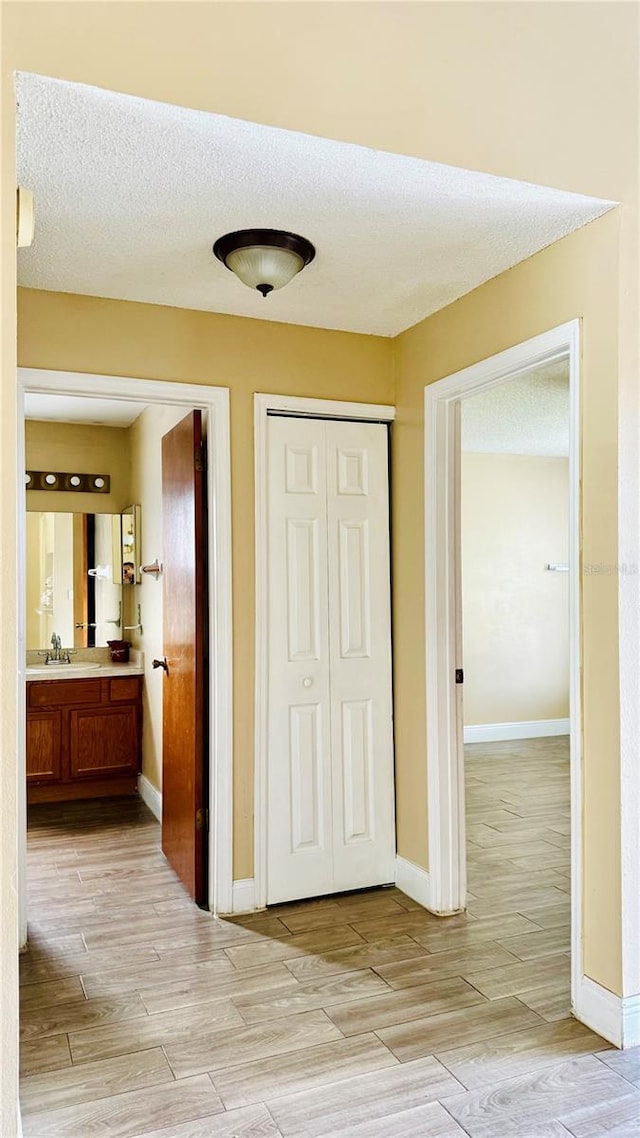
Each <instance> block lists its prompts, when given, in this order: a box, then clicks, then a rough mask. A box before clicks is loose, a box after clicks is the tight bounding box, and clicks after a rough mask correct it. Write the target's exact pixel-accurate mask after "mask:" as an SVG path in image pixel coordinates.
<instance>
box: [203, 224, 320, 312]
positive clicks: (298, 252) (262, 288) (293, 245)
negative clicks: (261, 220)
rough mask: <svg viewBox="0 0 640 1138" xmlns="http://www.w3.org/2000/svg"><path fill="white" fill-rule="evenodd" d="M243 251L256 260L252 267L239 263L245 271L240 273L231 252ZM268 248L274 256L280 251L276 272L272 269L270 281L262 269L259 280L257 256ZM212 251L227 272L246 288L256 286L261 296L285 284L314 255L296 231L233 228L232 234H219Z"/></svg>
mask: <svg viewBox="0 0 640 1138" xmlns="http://www.w3.org/2000/svg"><path fill="white" fill-rule="evenodd" d="M243 250H246V251H247V253H248V254H249V255H250V254H251V253H252V252H254V253H255V257H256V262H255V266H252V265H250V264H245V265H244V266H243V268H244V270H245V271H244V272H241V271H239V266H238V264H237V263H236V264H234V263H233V261H234V259H235V260H236V262H237V258H234V257H233V255H234V254H238V253H241V252H242V251H243ZM269 250H273V251H274V253H275V254H276V255H277V254H278V253H280V254H283V256H281V257H280V258H279V260H280V262H281V266H280V271H279V272H275V273H274V274H273V275H272V276H271V280H269V279H268V276H269V272H268V271H266V273H265V279H264V280H260V279H259V272H260V255H261V253H262V254H264V252H265V251H269ZM213 252H214V254H215V256H216V257H217V258H218V260H219V261H222V264H223V265H224V266H225V267H226V268H227V269H229V270H230V271H231V272H233V273H236V275H237V276H239V278H240V280H242V281H243V283H244V284H246V285H247V287H249V288H256V289H257V290H258V292H260V293H262V295H263V296H268V295H269V293H270V292H273V291H274V289H278V288H282V287H283V286H284V285H285V284H288V282H289V281H290V280H292V279H293V277H294V276H296V274H297V273H299V272H300V271H301V270H302V269H304V268H305V266H306V265H308V264H310V263H311V261H313V258H314V257H315V255H316V251H315V248H314V247H313V245H312V244H311V242H310V241H307V238H306V237H300V235H299V234H298V233H288V232H287V231H286V230H283V229H237V230H235V232H233V233H225V234H224V236H223V237H219V238H218V240H217V241H216V243H215V245H214V246H213ZM272 268H273V266H272ZM255 273H258V279H257V280H255V279H254V274H255Z"/></svg>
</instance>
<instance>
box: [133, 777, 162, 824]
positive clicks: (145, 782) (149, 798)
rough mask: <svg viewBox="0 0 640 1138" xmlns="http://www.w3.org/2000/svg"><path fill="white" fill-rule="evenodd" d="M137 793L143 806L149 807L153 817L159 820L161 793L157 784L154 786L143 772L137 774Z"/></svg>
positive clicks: (160, 815) (160, 818)
mask: <svg viewBox="0 0 640 1138" xmlns="http://www.w3.org/2000/svg"><path fill="white" fill-rule="evenodd" d="M138 794H139V795H140V797H141V799H142V801H143V802H144V804H145V806H148V807H149V809H150V811H151V813H152V814H153V816H154V818H157V819H158V821H159V822H161V821H162V795H161V793H160V791H159V790H158V788H157V786H154V785H153V783H152V782H149V779H148V778H146V776H145V775H143V774H140V775H138Z"/></svg>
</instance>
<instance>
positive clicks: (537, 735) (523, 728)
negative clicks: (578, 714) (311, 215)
mask: <svg viewBox="0 0 640 1138" xmlns="http://www.w3.org/2000/svg"><path fill="white" fill-rule="evenodd" d="M570 730H571V720H569V719H530V720H524V721H523V722H521V723H474V724H472V725H471V726H469V727H465V729H464V741H465V743H501V742H508V740H509V739H542V738H544V737H545V736H547V735H568V734H569V732H570Z"/></svg>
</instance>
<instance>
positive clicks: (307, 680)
mask: <svg viewBox="0 0 640 1138" xmlns="http://www.w3.org/2000/svg"><path fill="white" fill-rule="evenodd" d="M312 683H313V680H312V679H311V676H305V677H304V679H303V681H302V686H303V688H310V687H311V685H312Z"/></svg>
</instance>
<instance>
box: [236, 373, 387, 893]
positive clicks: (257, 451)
mask: <svg viewBox="0 0 640 1138" xmlns="http://www.w3.org/2000/svg"><path fill="white" fill-rule="evenodd" d="M270 411H272V412H273V411H282V412H286V413H288V414H290V415H307V416H313V417H314V418H324V419H326V418H332V419H360V420H362V421H363V422H364V421H371V420H373V421H374V422H380V423H391V422H392V421H393V419H394V418H395V414H396V410H395V407H390V406H387V405H386V404H376V403H343V402H341V401H339V400H335V399H299V398H297V396H292V395H261V394H258V395H255V396H254V442H255V446H254V455H255V497H256V506H255V546H256V548H255V581H256V591H255V598H256V601H255V603H256V615H255V623H256V639H255V653H256V660H255V669H256V679H255V783H254V786H255V790H254V881H253V882H252V883H249V888H248V889H247V891H246V892H243V893H242V900H240V897H238V901H237V904H236V908H237V909H238V910H240V909H242V908H245V909H254V908H255V909H264V908H265V906H266V904H267V756H268V746H267V731H268V722H269V716H268V706H269V665H268V662H269V640H268V637H269V624H268V612H269V574H268V568H269V565H268V547H267V540H268V509H267V496H268V495H267V421H268V415H269V412H270ZM251 886H252V888H251Z"/></svg>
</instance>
